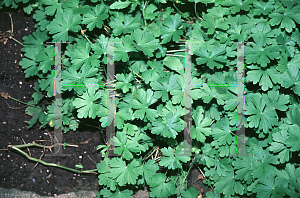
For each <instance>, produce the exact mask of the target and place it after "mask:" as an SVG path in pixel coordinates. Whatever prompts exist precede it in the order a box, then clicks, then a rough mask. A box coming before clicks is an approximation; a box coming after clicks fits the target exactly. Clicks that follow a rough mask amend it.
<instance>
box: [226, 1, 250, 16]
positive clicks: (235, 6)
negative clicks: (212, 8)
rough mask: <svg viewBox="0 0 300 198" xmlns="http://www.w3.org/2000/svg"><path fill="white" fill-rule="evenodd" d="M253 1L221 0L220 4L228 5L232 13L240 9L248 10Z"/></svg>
mask: <svg viewBox="0 0 300 198" xmlns="http://www.w3.org/2000/svg"><path fill="white" fill-rule="evenodd" d="M253 2H254V0H244V1H243V0H236V1H231V0H225V1H222V3H221V4H222V5H224V6H230V11H231V13H232V14H235V13H237V12H239V11H240V10H245V11H249V10H250V8H251V5H250V4H252V3H253Z"/></svg>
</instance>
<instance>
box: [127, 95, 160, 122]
mask: <svg viewBox="0 0 300 198" xmlns="http://www.w3.org/2000/svg"><path fill="white" fill-rule="evenodd" d="M136 98H137V99H135V100H133V101H132V107H133V108H134V109H137V110H136V111H135V112H134V117H135V118H139V119H141V120H143V119H144V117H145V114H146V118H147V120H149V121H150V122H154V121H155V118H157V117H158V113H157V111H156V110H155V109H151V108H149V107H150V106H151V105H152V104H154V103H155V102H156V101H157V99H155V98H154V97H153V91H152V90H151V89H148V90H147V91H144V90H142V89H139V90H138V91H137V94H136Z"/></svg>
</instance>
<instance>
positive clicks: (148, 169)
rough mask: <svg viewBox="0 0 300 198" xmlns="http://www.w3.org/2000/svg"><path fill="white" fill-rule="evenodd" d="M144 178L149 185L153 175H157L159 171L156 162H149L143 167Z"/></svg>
mask: <svg viewBox="0 0 300 198" xmlns="http://www.w3.org/2000/svg"><path fill="white" fill-rule="evenodd" d="M142 169H143V176H144V178H145V181H146V182H147V184H149V183H150V182H151V180H152V177H153V175H155V173H156V171H158V170H159V166H158V164H157V163H155V160H148V161H147V163H145V164H144V165H142Z"/></svg>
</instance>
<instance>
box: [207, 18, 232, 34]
mask: <svg viewBox="0 0 300 198" xmlns="http://www.w3.org/2000/svg"><path fill="white" fill-rule="evenodd" d="M203 19H204V20H203V21H202V22H201V25H202V26H203V27H204V28H207V29H208V30H207V33H208V34H213V33H214V32H215V30H216V29H217V28H218V29H222V30H227V29H228V28H229V25H228V24H230V21H229V20H224V19H226V18H220V17H217V16H212V15H210V14H203Z"/></svg>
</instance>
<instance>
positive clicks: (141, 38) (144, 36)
mask: <svg viewBox="0 0 300 198" xmlns="http://www.w3.org/2000/svg"><path fill="white" fill-rule="evenodd" d="M132 37H133V39H134V40H135V41H136V43H134V46H135V47H136V49H138V50H139V51H143V53H144V54H145V55H146V56H149V57H152V56H153V52H154V51H155V50H156V49H157V48H158V47H159V46H160V45H159V40H158V39H155V37H154V34H153V33H152V32H148V31H142V30H141V29H137V30H135V31H134V32H133V33H132Z"/></svg>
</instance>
